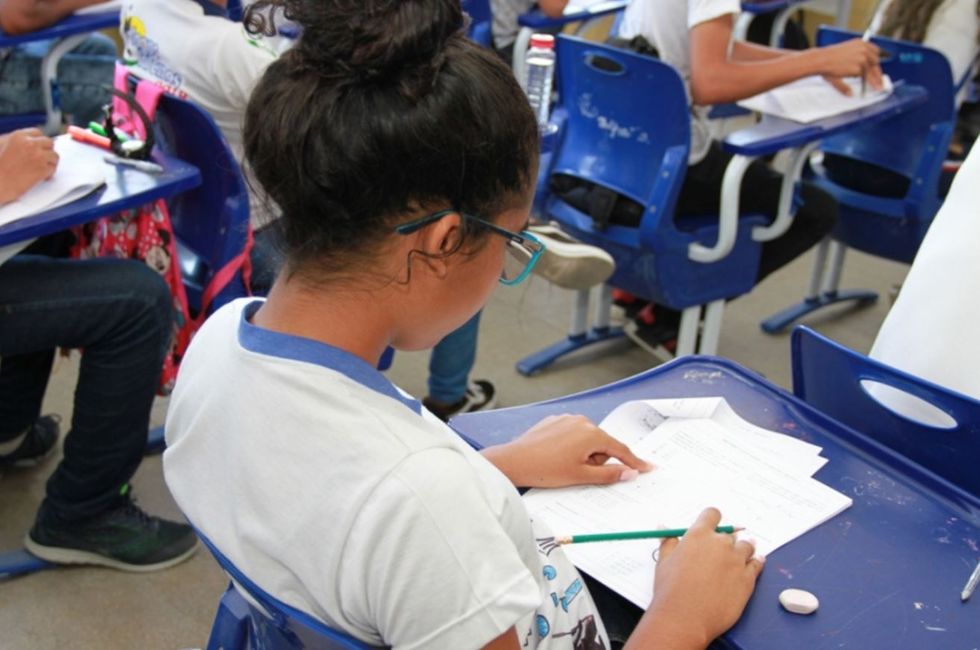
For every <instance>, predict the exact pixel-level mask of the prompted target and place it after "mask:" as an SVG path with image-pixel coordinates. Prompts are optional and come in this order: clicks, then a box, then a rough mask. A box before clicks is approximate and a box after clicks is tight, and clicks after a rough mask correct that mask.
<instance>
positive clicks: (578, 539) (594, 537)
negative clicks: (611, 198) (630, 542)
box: [555, 526, 745, 544]
mask: <svg viewBox="0 0 980 650" xmlns="http://www.w3.org/2000/svg"><path fill="white" fill-rule="evenodd" d="M741 530H745V529H744V528H741V527H739V526H718V527H717V528H715V532H716V533H728V534H729V535H731V534H732V533H737V532H739V531H741ZM685 533H687V528H665V529H663V530H634V531H629V532H625V533H594V534H591V535H566V536H564V537H555V543H556V544H582V543H584V542H615V541H620V540H625V539H663V538H665V537H683V536H684V534H685Z"/></svg>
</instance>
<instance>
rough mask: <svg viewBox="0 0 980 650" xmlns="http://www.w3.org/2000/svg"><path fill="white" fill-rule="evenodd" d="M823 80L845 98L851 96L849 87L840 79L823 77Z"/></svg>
mask: <svg viewBox="0 0 980 650" xmlns="http://www.w3.org/2000/svg"><path fill="white" fill-rule="evenodd" d="M824 79H826V80H827V83H829V84H830V85H831V86H833V87H834V88H836V89H837V92H839V93H840V94H841V95H844V96H847V97H850V96H851V87H850V86H848V85H847V84H846V83H844V80H843V79H841V78H840V77H824Z"/></svg>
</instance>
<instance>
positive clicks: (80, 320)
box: [0, 254, 173, 522]
mask: <svg viewBox="0 0 980 650" xmlns="http://www.w3.org/2000/svg"><path fill="white" fill-rule="evenodd" d="M172 330H173V307H172V305H171V297H170V291H169V289H168V288H167V285H166V284H165V283H164V281H163V279H162V278H161V277H160V275H159V274H157V273H156V272H155V271H153V270H152V269H150V268H149V267H147V266H146V265H145V264H143V263H142V262H138V261H132V260H117V259H98V260H86V261H78V260H63V259H53V258H50V257H44V256H40V255H29V254H21V255H18V256H15V257H13V258H11V259H10V260H8V261H7V262H6V263H4V264H3V265H0V441H3V440H9V439H11V438H12V437H14V436H15V435H17V434H18V433H19V432H22V431H23V430H24V429H26V428H27V427H29V426H30V425H31V424H32V423H33V422H34V420H35V419H36V418H37V417H38V415H39V414H40V412H41V399H42V398H43V397H44V392H45V389H46V388H47V383H48V377H49V375H50V373H51V363H52V360H53V358H54V353H55V349H56V348H58V347H66V348H81V349H82V350H83V352H82V361H81V369H80V371H79V376H78V385H77V386H76V389H75V404H74V411H73V413H72V421H71V428H70V430H69V432H68V435H67V437H66V438H65V444H64V459H63V460H62V461H61V464H60V465H58V467H57V469H55V472H54V474H53V475H52V476H51V478H50V479H49V480H48V484H47V495H46V498H45V500H44V503H43V504H42V506H41V512H40V514H39V517H43V518H45V519H48V518H49V517H50V518H51V519H50V520H53V521H57V522H69V521H77V520H80V519H84V518H87V517H91V516H93V515H96V514H99V513H100V512H103V511H104V510H107V509H109V508H111V507H112V506H113V505H115V503H117V500H118V498H119V493H120V489H121V488H122V487H123V486H124V485H126V483H127V482H128V481H129V479H130V478H131V477H132V475H133V473H134V472H135V471H136V468H137V467H138V466H139V463H140V460H141V458H142V456H143V448H144V446H145V445H146V435H147V427H148V424H149V418H150V407H151V406H152V404H153V397H154V395H155V393H156V388H157V384H158V381H159V375H160V369H161V365H162V362H163V358H164V354H165V351H166V348H167V345H168V343H169V341H170V337H171V334H172Z"/></svg>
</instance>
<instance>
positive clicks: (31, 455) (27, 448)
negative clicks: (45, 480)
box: [0, 414, 61, 469]
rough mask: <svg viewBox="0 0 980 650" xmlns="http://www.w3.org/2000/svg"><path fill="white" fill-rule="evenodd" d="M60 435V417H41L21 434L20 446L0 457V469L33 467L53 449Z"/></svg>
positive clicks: (52, 415)
mask: <svg viewBox="0 0 980 650" xmlns="http://www.w3.org/2000/svg"><path fill="white" fill-rule="evenodd" d="M59 433H61V416H60V415H54V414H51V415H42V416H41V417H39V418H38V419H37V420H35V421H34V424H32V425H31V428H30V429H28V430H27V433H25V434H23V437H22V438H21V443H20V446H18V447H17V448H16V449H14V450H13V451H12V452H10V453H9V454H2V455H0V469H2V468H4V467H34V466H35V465H37V464H38V463H40V462H41V461H42V460H44V459H45V458H46V457H47V455H48V454H50V453H51V451H52V450H53V449H54V445H55V443H56V442H58V434H59Z"/></svg>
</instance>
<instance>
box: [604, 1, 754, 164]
mask: <svg viewBox="0 0 980 650" xmlns="http://www.w3.org/2000/svg"><path fill="white" fill-rule="evenodd" d="M739 11H740V3H739V0H632V1H631V2H630V4H629V6H627V7H626V11H625V13H624V14H623V22H622V25H621V26H620V30H619V36H620V37H621V38H626V39H630V38H633V37H635V36H643V37H644V38H645V39H647V41H649V42H650V44H651V45H653V46H654V47H656V48H657V51H658V52H659V53H660V59H661V60H662V61H663V62H664V63H667V64H669V65H671V66H673V67H674V69H676V70H677V72H679V73H680V75H681V78H682V79H683V80H684V88H685V90H686V91H687V99H688V103H689V104H690V103H691V37H690V30H691V28H692V27H694V26H695V25H698V24H700V23H704V22H707V21H709V20H714V19H715V18H718V17H719V16H725V15H727V14H737V13H738V12H739ZM709 108H710V107H707V106H693V105H692V107H691V152H690V156H689V158H688V162H689V163H690V164H692V165H693V164H696V163H698V162H700V161H701V159H703V158H704V156H705V154H706V153H707V152H708V147H709V146H710V145H711V131H710V127H709V126H708V110H709Z"/></svg>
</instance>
